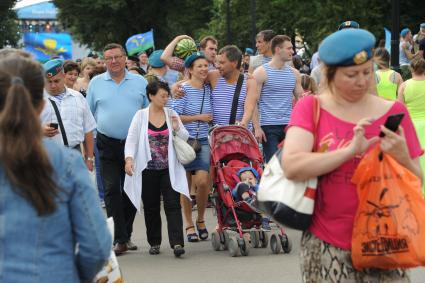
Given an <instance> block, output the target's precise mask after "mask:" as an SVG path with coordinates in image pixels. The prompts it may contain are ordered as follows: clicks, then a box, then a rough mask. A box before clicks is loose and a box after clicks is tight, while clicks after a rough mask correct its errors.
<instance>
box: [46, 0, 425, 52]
mask: <svg viewBox="0 0 425 283" xmlns="http://www.w3.org/2000/svg"><path fill="white" fill-rule="evenodd" d="M226 1H227V0H163V1H146V0H140V1H138V0H91V1H86V0H72V1H69V0H54V2H55V4H56V5H57V6H58V8H59V11H60V13H59V18H60V20H61V21H62V22H63V23H65V24H66V25H67V26H68V27H69V28H70V29H71V31H72V33H73V34H74V35H75V36H76V37H77V39H79V40H80V41H81V42H83V43H86V44H88V45H89V46H90V47H94V48H97V49H100V48H101V47H102V46H104V45H105V44H106V43H108V42H119V43H125V41H126V40H127V38H128V37H129V36H131V35H133V34H136V33H141V32H145V31H148V30H150V29H151V28H153V29H154V36H155V44H156V47H157V48H162V47H164V46H165V45H166V44H167V43H168V42H169V41H170V40H171V39H172V38H173V37H174V36H176V35H178V34H188V35H191V36H193V37H194V38H195V39H199V38H200V37H201V36H204V35H207V34H209V35H214V36H216V37H217V38H218V39H219V43H220V46H223V45H224V44H226V39H227V22H226V19H227V17H226V15H227V14H226V13H227V9H226ZM255 2H256V10H255V13H256V31H259V30H263V29H270V28H271V29H274V30H275V31H276V32H277V33H280V34H287V35H289V36H294V35H295V33H299V34H300V35H302V36H303V37H304V39H305V40H306V41H307V42H308V43H309V44H310V46H312V47H313V49H315V48H316V47H317V45H318V44H319V43H320V41H321V40H322V39H323V38H324V37H325V36H326V35H328V34H330V33H332V32H333V31H335V30H336V29H337V27H338V25H339V24H340V23H341V22H343V21H345V20H355V21H357V22H359V23H360V26H361V27H362V28H365V29H368V30H370V31H371V32H372V33H374V34H375V36H376V37H377V39H378V40H379V39H382V38H384V31H383V27H387V28H391V20H392V19H391V0H355V1H354V0H345V1H342V0H297V1H294V0H256V1H255ZM400 2H402V3H401V7H400V15H401V27H400V28H402V27H406V26H407V27H409V28H411V29H412V31H414V32H416V31H417V29H418V25H419V23H421V22H422V21H423V12H422V11H423V10H422V9H421V7H422V6H423V4H422V1H419V0H404V1H400ZM250 5H251V0H230V11H229V12H230V14H229V15H230V19H231V30H230V31H231V41H232V43H233V44H236V45H238V46H240V47H241V48H244V47H254V46H252V45H253V43H252V42H253V33H252V11H251V6H250Z"/></svg>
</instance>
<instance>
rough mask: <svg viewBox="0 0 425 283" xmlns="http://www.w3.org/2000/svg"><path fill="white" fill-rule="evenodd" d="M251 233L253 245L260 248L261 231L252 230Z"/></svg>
mask: <svg viewBox="0 0 425 283" xmlns="http://www.w3.org/2000/svg"><path fill="white" fill-rule="evenodd" d="M249 234H250V235H251V246H252V247H253V248H258V247H259V246H260V232H258V231H251V232H250V233H249Z"/></svg>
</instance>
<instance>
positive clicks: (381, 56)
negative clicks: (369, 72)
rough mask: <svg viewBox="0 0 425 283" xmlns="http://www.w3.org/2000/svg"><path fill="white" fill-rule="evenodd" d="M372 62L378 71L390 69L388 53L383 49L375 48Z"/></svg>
mask: <svg viewBox="0 0 425 283" xmlns="http://www.w3.org/2000/svg"><path fill="white" fill-rule="evenodd" d="M373 60H374V62H375V63H376V64H377V65H378V68H379V69H388V68H389V67H390V53H389V52H388V51H387V49H385V48H382V47H380V48H376V49H375V52H374V53H373Z"/></svg>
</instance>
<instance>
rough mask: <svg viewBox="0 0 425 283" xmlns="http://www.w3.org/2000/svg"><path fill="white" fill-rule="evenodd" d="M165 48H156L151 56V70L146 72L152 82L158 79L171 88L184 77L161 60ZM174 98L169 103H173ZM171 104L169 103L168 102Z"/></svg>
mask: <svg viewBox="0 0 425 283" xmlns="http://www.w3.org/2000/svg"><path fill="white" fill-rule="evenodd" d="M163 52H164V50H162V49H160V50H155V51H154V52H152V54H151V55H150V56H149V65H150V66H151V68H150V69H149V72H148V73H147V74H146V76H145V79H146V80H147V81H148V82H149V83H150V82H152V81H153V80H155V79H157V80H160V81H163V82H166V83H167V84H168V86H169V87H170V88H171V86H172V85H173V84H175V83H176V82H177V81H178V80H180V79H182V76H180V73H179V72H177V71H175V70H172V69H170V68H169V67H168V66H167V65H165V63H164V62H163V61H162V60H161V55H162V53H163ZM171 102H172V100H171V99H170V100H168V103H171ZM167 106H169V104H167Z"/></svg>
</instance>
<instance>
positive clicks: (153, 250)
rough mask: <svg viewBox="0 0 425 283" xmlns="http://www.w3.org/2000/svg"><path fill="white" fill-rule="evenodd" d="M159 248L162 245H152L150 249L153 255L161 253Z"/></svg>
mask: <svg viewBox="0 0 425 283" xmlns="http://www.w3.org/2000/svg"><path fill="white" fill-rule="evenodd" d="M159 248H160V246H152V247H151V248H150V249H149V254H151V255H157V254H159Z"/></svg>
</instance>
